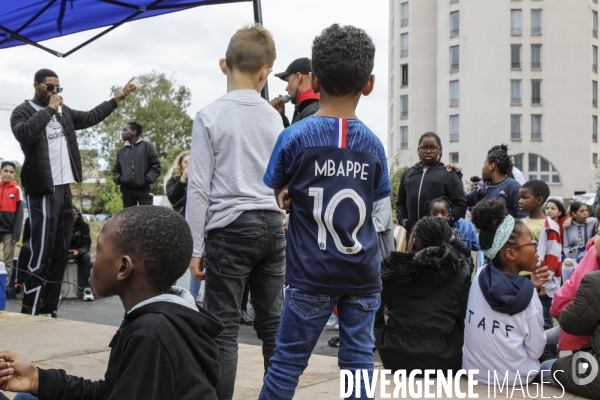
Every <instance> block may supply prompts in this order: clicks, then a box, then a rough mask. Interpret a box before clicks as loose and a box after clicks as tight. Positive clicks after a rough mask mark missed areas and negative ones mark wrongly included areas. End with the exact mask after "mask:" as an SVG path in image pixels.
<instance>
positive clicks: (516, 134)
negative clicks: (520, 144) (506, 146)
mask: <svg viewBox="0 0 600 400" xmlns="http://www.w3.org/2000/svg"><path fill="white" fill-rule="evenodd" d="M510 140H514V141H521V132H511V133H510Z"/></svg>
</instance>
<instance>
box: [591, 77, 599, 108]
mask: <svg viewBox="0 0 600 400" xmlns="http://www.w3.org/2000/svg"><path fill="white" fill-rule="evenodd" d="M592 107H596V108H597V107H598V82H596V81H592Z"/></svg>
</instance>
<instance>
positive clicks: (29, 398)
mask: <svg viewBox="0 0 600 400" xmlns="http://www.w3.org/2000/svg"><path fill="white" fill-rule="evenodd" d="M14 400H38V398H37V397H35V396H34V395H32V394H29V393H18V394H17V395H16V396H15V398H14Z"/></svg>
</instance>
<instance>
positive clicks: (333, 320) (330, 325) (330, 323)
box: [325, 314, 338, 328]
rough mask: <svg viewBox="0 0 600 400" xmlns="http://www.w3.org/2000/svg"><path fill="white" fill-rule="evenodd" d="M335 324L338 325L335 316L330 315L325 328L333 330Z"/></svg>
mask: <svg viewBox="0 0 600 400" xmlns="http://www.w3.org/2000/svg"><path fill="white" fill-rule="evenodd" d="M337 323H338V316H337V315H335V314H331V316H330V317H329V321H327V323H326V324H325V326H326V327H328V328H333V327H334V326H335V324H337Z"/></svg>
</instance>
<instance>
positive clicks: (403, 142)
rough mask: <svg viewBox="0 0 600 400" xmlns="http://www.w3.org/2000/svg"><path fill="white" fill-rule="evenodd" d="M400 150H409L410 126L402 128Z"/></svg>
mask: <svg viewBox="0 0 600 400" xmlns="http://www.w3.org/2000/svg"><path fill="white" fill-rule="evenodd" d="M400 148H401V149H408V126H401V127H400Z"/></svg>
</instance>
